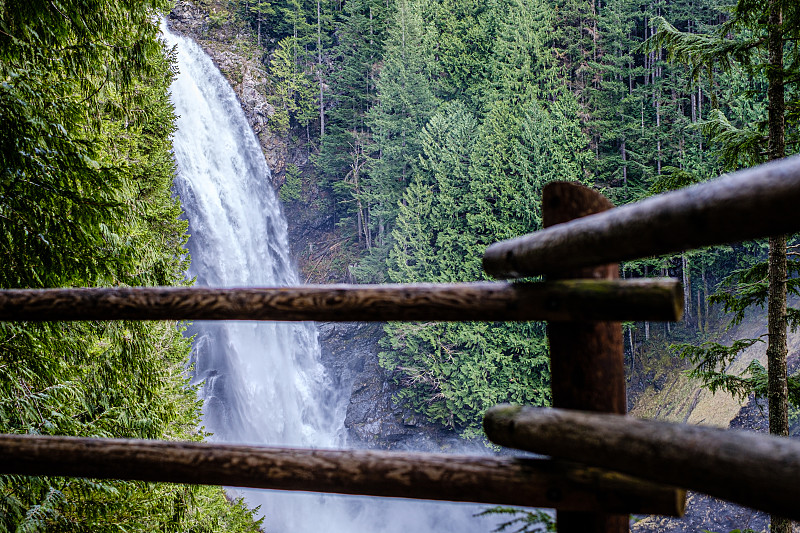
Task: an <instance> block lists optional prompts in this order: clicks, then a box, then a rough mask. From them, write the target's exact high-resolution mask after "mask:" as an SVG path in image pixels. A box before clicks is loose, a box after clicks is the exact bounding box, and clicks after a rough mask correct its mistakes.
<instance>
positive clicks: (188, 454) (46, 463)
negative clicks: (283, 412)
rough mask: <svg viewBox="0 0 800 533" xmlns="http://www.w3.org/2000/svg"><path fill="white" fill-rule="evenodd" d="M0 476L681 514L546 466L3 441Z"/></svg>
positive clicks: (178, 445) (655, 488)
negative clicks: (71, 477) (105, 480)
mask: <svg viewBox="0 0 800 533" xmlns="http://www.w3.org/2000/svg"><path fill="white" fill-rule="evenodd" d="M0 473H3V474H23V475H50V476H80V477H90V478H102V479H126V480H141V481H162V482H171V483H191V484H201V485H226V486H235V487H254V488H264V489H279V490H292V491H309V492H327V493H338V494H362V495H371V496H385V497H396V498H414V499H429V500H446V501H461V502H479V503H492V504H505V505H523V506H528V507H555V508H559V509H569V510H581V511H596V510H612V511H617V512H625V513H629V512H635V513H652V514H662V515H672V516H681V515H682V514H683V511H684V496H685V493H684V492H683V491H682V490H679V489H675V488H671V487H665V486H661V485H656V484H654V483H649V482H645V481H641V480H638V479H636V478H632V477H629V476H625V475H622V474H618V473H614V472H606V471H604V470H601V469H598V468H592V467H585V466H583V465H576V464H573V463H566V462H561V461H553V460H549V459H520V458H509V457H490V456H489V457H480V456H464V455H449V454H431V453H399V452H384V451H369V450H311V449H295V448H267V447H254V446H243V445H231V444H215V443H206V442H202V443H198V442H168V441H148V440H121V439H91V438H78V437H49V436H40V435H0Z"/></svg>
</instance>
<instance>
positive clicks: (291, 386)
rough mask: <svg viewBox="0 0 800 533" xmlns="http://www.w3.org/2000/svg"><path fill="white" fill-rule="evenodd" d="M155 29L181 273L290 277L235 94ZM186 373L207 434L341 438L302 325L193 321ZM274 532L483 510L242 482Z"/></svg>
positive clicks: (340, 424) (306, 443)
mask: <svg viewBox="0 0 800 533" xmlns="http://www.w3.org/2000/svg"><path fill="white" fill-rule="evenodd" d="M162 32H163V33H164V36H165V39H166V41H167V43H168V45H169V46H177V54H178V68H179V72H180V73H179V75H178V77H177V79H176V80H175V82H174V83H173V85H172V88H171V98H172V102H173V104H174V106H175V109H176V113H177V114H178V116H179V119H178V122H177V126H178V130H177V132H176V134H175V138H174V153H175V160H176V162H177V165H178V178H177V180H176V183H175V187H176V190H177V192H178V194H179V195H180V198H181V202H182V204H183V208H184V211H185V213H186V216H187V218H188V220H189V232H190V235H191V237H190V239H189V244H188V248H189V253H190V254H191V267H190V269H189V274H190V275H191V276H194V277H196V279H197V285H206V286H218V287H224V286H228V287H230V286H254V285H256V286H281V285H294V284H297V283H298V279H297V274H296V272H295V271H294V269H293V267H292V264H291V260H290V258H289V255H288V250H289V246H288V243H287V232H286V222H285V221H284V219H283V215H282V213H281V210H280V205H279V203H278V200H277V199H276V197H275V194H274V192H273V191H272V188H271V186H270V183H269V177H270V170H269V168H268V167H267V165H266V162H265V161H264V157H263V155H262V153H261V149H260V146H259V144H258V142H257V140H256V138H255V135H254V134H253V132H252V130H251V129H250V127H249V125H248V123H247V120H246V118H245V116H244V113H243V112H242V110H241V107H240V106H239V102H238V101H237V99H236V96H235V94H234V92H233V90H232V89H231V87H230V86H229V85H228V83H227V81H226V80H225V79H224V78H223V76H222V75H221V74H220V72H219V71H218V70H217V68H216V67H215V66H214V65H213V63H212V62H211V60H210V58H209V57H208V56H207V55H206V54H205V53H204V52H203V51H202V49H201V48H200V47H199V46H197V45H196V44H195V43H194V42H192V41H191V40H189V39H186V38H184V37H180V36H177V35H174V34H172V33H170V32H169V31H168V30H167V28H166V25H165V24H162ZM189 333H190V334H192V335H194V336H195V340H194V349H193V356H192V358H193V360H192V363H193V365H194V379H195V381H196V382H197V383H199V384H201V388H200V394H201V397H202V399H203V400H204V405H203V423H204V425H205V427H206V430H207V431H210V432H211V433H213V436H212V437H211V440H212V441H218V442H236V443H248V444H270V445H291V446H301V447H315V448H323V447H340V446H342V445H343V444H344V414H345V408H346V401H347V398H346V397H344V395H343V394H342V393H341V392H339V391H335V390H333V387H332V385H331V381H330V380H329V379H328V377H327V375H326V373H325V369H324V368H323V367H322V365H321V364H320V362H319V345H318V343H317V332H316V328H315V327H314V326H313V325H311V324H298V323H295V324H287V323H274V322H267V323H252V322H227V323H210V322H196V323H195V324H194V325H193V326H192V327H191V329H190V331H189ZM242 494H244V496H245V497H246V499H247V500H248V503H249V504H251V505H253V506H255V505H260V506H261V510H262V512H263V513H264V514H265V515H266V517H267V519H266V521H265V527H266V530H267V531H269V532H276V533H312V532H314V533H317V532H319V531H325V532H327V533H369V532H375V533H378V532H381V533H392V532H398V533H399V532H404V533H405V532H407V531H409V530H414V531H415V533H426V532H431V533H432V532H434V531H435V532H437V533H446V532H448V531H453V532H455V531H458V532H459V533H469V532H471V531H474V532H479V531H480V532H485V531H487V530H489V529H490V526H489V524H487V522H486V521H483V520H480V519H475V518H473V517H472V515H473V513H474V512H476V510H480V508H476V507H475V506H464V505H453V504H450V505H447V504H434V503H427V502H404V501H398V500H377V499H370V498H353V497H349V498H345V497H340V496H320V495H309V494H296V493H295V494H289V493H278V492H273V491H255V490H252V491H250V490H248V491H242Z"/></svg>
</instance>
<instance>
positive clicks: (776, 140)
mask: <svg viewBox="0 0 800 533" xmlns="http://www.w3.org/2000/svg"><path fill="white" fill-rule="evenodd" d="M782 24H783V6H782V0H770V1H769V19H768V28H769V30H768V31H769V33H768V45H767V46H768V53H769V68H768V69H767V81H768V82H769V86H768V88H767V97H768V100H769V103H768V112H769V116H768V120H769V147H768V149H769V158H770V160H775V159H781V158H782V157H783V156H784V155H785V152H786V140H785V128H786V125H785V122H784V112H785V107H786V104H785V100H784V98H785V95H784V81H783V31H782V29H781V25H782ZM768 272H769V274H768V275H769V301H768V304H767V330H768V333H769V344H768V345H767V375H768V380H769V382H768V385H767V396H768V399H769V432H770V433H772V434H775V435H788V434H789V422H788V405H787V396H788V391H787V383H786V236H778V237H771V238H770V240H769V271H768ZM770 531H771V532H772V533H791V531H792V524H791V522H790V521H789V520H786V519H785V518H781V517H779V516H776V515H772V516H771V517H770Z"/></svg>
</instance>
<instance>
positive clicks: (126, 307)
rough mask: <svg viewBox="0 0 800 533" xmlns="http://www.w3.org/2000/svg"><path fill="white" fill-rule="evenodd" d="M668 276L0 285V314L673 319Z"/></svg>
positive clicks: (675, 310)
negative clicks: (441, 281) (415, 281)
mask: <svg viewBox="0 0 800 533" xmlns="http://www.w3.org/2000/svg"><path fill="white" fill-rule="evenodd" d="M682 312H683V293H682V291H681V288H680V283H679V282H678V281H676V280H672V279H647V280H631V281H627V282H625V281H603V280H570V281H557V282H544V283H491V282H483V283H453V284H417V285H372V286H370V285H307V286H298V287H274V288H246V287H243V288H224V289H222V288H208V287H135V288H92V289H39V290H35V289H9V290H0V320H30V321H43V320H287V321H290V320H317V321H337V322H348V321H372V322H383V321H394V320H408V321H412V320H440V321H456V320H459V321H460V320H483V321H491V322H495V321H506V320H553V321H568V320H599V319H603V320H665V321H668V320H679V319H680V317H681V314H682Z"/></svg>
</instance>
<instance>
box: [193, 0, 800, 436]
mask: <svg viewBox="0 0 800 533" xmlns="http://www.w3.org/2000/svg"><path fill="white" fill-rule="evenodd" d="M207 5H208V6H209V9H211V10H212V11H213V10H214V9H215V8H214V7H213V6H214V4H207ZM771 6H772V7H771ZM232 8H235V12H234V13H233V14H231V12H230V10H231V9H232ZM773 8H774V9H779V10H781V13H782V16H783V17H784V19H783V26H781V30H780V35H781V43H782V50H781V52H782V56H781V60H782V63H781V65H782V66H781V69H780V71H779V72H778V74H775V75H771V74H770V72H774V71H775V69H774V65H772V64H770V62H769V61H770V57H772V56H770V55H769V50H768V39H767V36H768V33H769V27H770V26H769V24H768V14H769V12H770V9H773ZM225 10H226V11H220V15H219V17H220V19H222V18H224V17H238V19H239V20H243V21H244V22H246V23H248V24H249V26H250V27H251V28H252V29H253V31H254V33H255V34H256V36H257V37H256V39H257V41H258V44H259V45H260V46H261V47H262V49H263V50H264V52H263V55H262V62H263V63H264V65H265V67H266V68H267V70H268V72H269V83H270V85H271V86H270V87H269V92H270V94H273V95H275V96H274V100H273V103H274V106H275V109H276V112H275V114H274V116H273V117H272V120H273V127H274V128H276V129H280V128H287V129H292V131H294V132H295V135H297V136H305V138H306V142H307V145H308V148H309V151H310V152H311V154H312V157H313V159H314V163H315V165H314V169H313V172H311V173H309V175H308V176H304V177H303V179H304V180H306V183H303V184H300V183H299V180H300V178H298V177H297V176H295V175H288V178H287V183H286V184H285V185H284V188H285V189H287V191H286V192H287V193H289V191H291V193H289V194H283V192H284V191H282V195H283V197H284V199H287V200H289V201H292V200H291V199H292V198H300V197H301V196H300V194H299V192H298V190H299V189H300V188H301V185H302V187H305V188H312V187H320V188H322V189H323V190H325V191H326V192H327V193H328V194H327V196H326V198H327V199H328V202H329V203H328V205H327V206H326V209H328V210H332V211H333V212H334V213H335V217H334V220H335V224H336V225H337V227H338V228H339V231H340V232H341V233H342V234H343V235H344V236H345V237H347V238H349V241H348V242H350V244H351V249H356V250H358V252H357V253H356V260H355V264H354V267H351V268H350V271H349V272H348V274H349V275H351V276H352V277H354V278H355V280H356V281H358V282H362V283H380V282H453V281H470V280H477V279H483V278H485V277H486V275H485V274H484V273H483V271H482V269H481V256H482V253H483V250H484V249H485V247H486V246H487V245H488V244H491V243H493V242H496V241H498V240H502V239H506V238H510V237H514V236H517V235H521V234H524V233H528V232H531V231H535V230H537V229H539V228H540V226H541V215H540V213H538V211H537V210H538V206H539V199H540V193H541V190H542V187H543V185H544V184H545V183H547V182H548V181H552V180H556V179H562V180H576V181H579V182H581V183H584V184H586V185H590V186H592V187H595V188H598V189H600V190H602V191H603V192H604V193H605V194H606V195H607V196H608V197H609V198H611V199H612V200H613V201H614V202H615V203H616V204H617V205H621V204H625V203H628V202H632V201H636V200H640V199H642V198H645V197H647V196H649V195H652V194H658V193H662V192H666V191H669V190H673V189H677V188H680V187H684V186H687V185H690V184H693V183H697V182H701V181H704V180H707V179H710V178H713V177H716V176H718V175H719V174H721V173H723V172H726V171H731V170H735V169H737V168H742V167H747V166H752V165H755V164H758V163H761V162H764V161H767V160H769V159H774V158H776V157H783V156H785V155H788V154H792V153H795V152H797V151H798V148H797V142H798V132H797V119H798V114H797V109H798V91H797V89H798V87H797V81H798V68H800V64H798V61H800V55H798V48H797V45H798V44H797V36H798V35H797V34H798V27H799V26H798V24H796V22H797V20H798V11H797V6H796V5H794V4H793V3H791V2H767V1H750V0H741V1H739V2H738V3H737V2H732V1H728V2H725V1H719V0H685V1H684V0H656V1H654V2H639V1H630V0H607V1H606V0H495V1H491V2H478V1H469V0H467V1H462V0H458V1H456V0H397V1H396V2H385V1H381V0H350V1H347V2H339V1H334V2H331V1H324V0H319V1H316V2H310V1H306V2H303V1H301V0H287V1H276V2H268V1H264V0H254V1H249V0H244V1H239V2H234V3H233V4H231V3H228V4H226V6H225ZM223 13H225V14H223ZM212 23H214V21H213V18H212ZM770 76H772V78H771V77H770ZM775 76H778V78H779V79H780V81H781V83H780V86H781V90H782V91H783V93H782V95H783V96H782V97H781V108H780V110H778V111H777V112H774V111H771V110H770V105H769V95H768V90H769V87H770V86H771V85H772V86H775V83H774V80H773V78H774V77H775ZM771 80H772V81H773V82H771ZM770 113H774V116H780V117H781V121H782V123H783V124H784V125H785V135H784V134H782V136H781V139H782V141H781V142H782V143H783V144H782V145H781V146H780V147H778V148H775V147H774V146H773V145H772V144H770V142H771V141H770V139H771V138H772V139H775V138H776V136H775V135H774V132H773V131H772V130H771V129H770V121H769V117H770ZM776 154H778V155H776ZM791 244H792V243H791V242H790V245H791ZM791 249H792V248H791V247H790V249H789V250H790V251H791ZM766 256H767V243H766V241H764V242H751V243H741V244H737V245H733V246H720V247H715V248H712V249H707V250H702V251H697V252H689V253H684V254H680V255H673V256H668V257H659V258H653V259H649V260H641V261H636V262H629V263H627V264H624V265H623V267H622V276H623V277H647V276H672V277H677V278H679V279H681V280H682V281H683V285H684V292H685V295H684V296H685V300H686V309H685V311H686V318H685V319H684V321H683V322H682V323H681V324H680V325H678V326H677V327H670V326H668V325H659V326H657V328H658V331H656V326H655V325H651V324H648V323H642V324H626V325H625V327H626V331H625V335H626V339H627V348H626V349H627V353H628V356H629V358H630V359H631V361H632V358H633V357H634V355H635V353H636V351H637V350H638V349H639V347H640V346H641V345H642V343H643V342H646V341H648V340H650V338H651V336H652V335H656V334H663V333H669V335H670V338H671V339H674V340H675V341H676V342H677V343H678V344H676V346H675V348H674V350H675V352H676V354H679V355H680V356H682V357H684V358H686V359H688V360H689V362H690V363H691V364H692V365H693V368H694V371H693V375H694V377H697V378H701V379H702V380H703V381H704V382H706V383H707V384H709V386H711V387H712V389H713V390H718V389H725V390H728V391H730V392H733V393H735V394H738V395H740V396H743V397H746V396H747V394H749V393H750V392H752V391H753V390H756V389H758V391H760V393H763V392H764V386H763V384H764V382H765V380H766V373H765V369H764V368H763V367H762V366H760V364H759V363H757V362H755V363H754V364H753V365H751V367H750V369H749V371H748V373H746V374H745V375H742V376H731V375H727V374H725V373H724V372H722V371H721V369H722V368H723V367H724V366H725V362H726V361H730V359H731V358H732V357H733V356H735V354H736V353H738V352H739V351H741V350H742V349H744V347H746V346H750V345H752V344H753V343H755V342H760V341H759V340H757V339H750V340H742V342H741V343H738V344H737V345H736V348H735V349H734V350H726V349H723V347H721V346H720V345H719V344H717V343H715V342H713V339H714V336H715V335H718V333H719V331H718V329H719V328H718V327H716V325H717V324H718V323H719V322H720V320H722V321H723V322H725V320H724V319H723V318H722V316H721V315H723V314H724V313H726V312H734V315H733V320H732V322H733V323H737V322H738V321H741V320H742V318H743V317H744V313H745V310H746V309H747V308H749V307H758V306H763V305H764V304H765V302H766V299H767V279H766V278H767V276H766V262H765V260H766ZM791 257H793V256H791ZM791 257H790V258H791ZM789 265H790V266H789V268H790V272H795V271H796V270H797V264H796V263H795V262H793V261H789ZM789 285H790V287H789V290H790V292H794V291H795V290H796V287H795V286H794V284H793V282H792V283H790V284H789ZM763 312H764V314H765V313H766V309H765V308H764V310H763ZM793 316H794V314H793V312H790V318H791V317H793ZM712 330H714V331H712ZM704 343H705V344H704ZM666 344H668V343H662V347H663V346H665V345H666ZM382 345H383V348H384V351H383V352H382V353H381V364H382V365H383V367H384V368H385V369H386V370H387V371H388V372H390V373H391V374H392V375H393V377H394V379H395V381H396V382H397V383H398V384H399V385H401V388H400V391H399V393H398V394H397V400H398V401H400V402H404V403H405V404H406V405H410V406H412V407H413V408H414V409H416V410H418V411H419V412H422V413H424V414H425V415H426V416H427V417H429V418H430V419H433V420H436V421H438V422H441V423H442V424H444V425H446V426H448V427H452V428H454V429H455V430H457V431H459V432H461V434H462V435H464V436H465V437H471V436H475V435H479V434H480V416H481V413H482V412H483V411H484V410H485V409H486V408H488V407H490V406H491V405H494V404H495V403H497V402H499V401H509V402H523V403H529V404H534V405H546V404H547V403H548V402H549V384H548V379H549V377H548V371H549V370H548V356H547V349H546V341H545V332H544V327H543V325H541V324H535V323H527V324H486V323H470V324H430V323H429V324H418V325H414V326H412V327H409V326H402V327H400V326H397V325H391V324H389V325H387V326H386V327H385V337H384V339H383V341H382ZM759 387H760V388H759Z"/></svg>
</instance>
